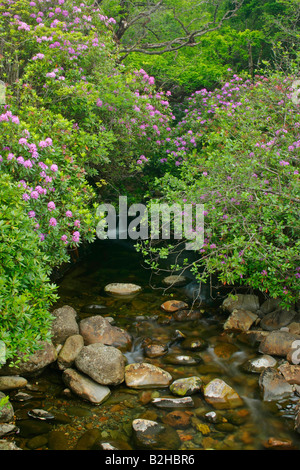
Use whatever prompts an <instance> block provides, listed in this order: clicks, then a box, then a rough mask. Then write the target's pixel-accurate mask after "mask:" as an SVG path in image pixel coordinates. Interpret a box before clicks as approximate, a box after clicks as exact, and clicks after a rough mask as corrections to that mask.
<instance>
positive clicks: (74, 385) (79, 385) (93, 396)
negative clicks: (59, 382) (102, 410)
mask: <svg viewBox="0 0 300 470" xmlns="http://www.w3.org/2000/svg"><path fill="white" fill-rule="evenodd" d="M62 379H63V381H64V383H65V384H66V386H67V387H69V388H70V389H71V390H72V392H73V393H75V394H76V395H78V396H79V397H81V398H82V399H84V400H88V401H90V402H91V403H94V404H96V405H99V404H100V403H102V402H104V401H105V400H106V399H107V398H108V397H109V395H110V389H109V388H108V387H106V386H103V385H99V384H98V383H96V382H94V381H93V380H91V379H90V378H89V377H86V376H84V375H82V374H80V373H79V372H77V371H76V370H74V369H66V370H65V371H64V372H63V374H62Z"/></svg>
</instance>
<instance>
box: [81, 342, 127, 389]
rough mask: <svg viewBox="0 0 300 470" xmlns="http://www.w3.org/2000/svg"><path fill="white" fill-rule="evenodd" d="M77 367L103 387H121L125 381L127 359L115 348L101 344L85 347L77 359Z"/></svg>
mask: <svg viewBox="0 0 300 470" xmlns="http://www.w3.org/2000/svg"><path fill="white" fill-rule="evenodd" d="M75 365H76V367H77V369H79V370H80V371H81V372H83V373H84V374H86V375H88V376H89V377H91V378H92V379H93V380H94V381H95V382H97V383H99V384H101V385H119V384H120V383H122V382H123V381H124V376H125V358H124V356H123V354H122V353H121V351H119V350H118V349H117V348H114V347H113V346H105V345H103V344H101V343H94V344H90V345H89V346H84V347H83V348H82V349H81V351H80V352H79V354H78V355H77V357H76V359H75Z"/></svg>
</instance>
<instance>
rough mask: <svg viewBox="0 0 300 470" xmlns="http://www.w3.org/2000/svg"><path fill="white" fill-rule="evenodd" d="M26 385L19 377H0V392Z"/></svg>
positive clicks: (23, 379) (25, 381) (22, 378)
mask: <svg viewBox="0 0 300 470" xmlns="http://www.w3.org/2000/svg"><path fill="white" fill-rule="evenodd" d="M26 385H27V380H26V379H25V378H24V377H19V376H10V375H7V376H2V377H1V376H0V391H2V392H3V391H4V390H13V389H16V388H22V387H25V386H26Z"/></svg>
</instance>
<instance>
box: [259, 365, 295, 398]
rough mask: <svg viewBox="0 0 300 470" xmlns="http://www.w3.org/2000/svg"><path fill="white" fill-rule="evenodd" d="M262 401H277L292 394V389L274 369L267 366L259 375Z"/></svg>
mask: <svg viewBox="0 0 300 470" xmlns="http://www.w3.org/2000/svg"><path fill="white" fill-rule="evenodd" d="M259 386H260V389H261V391H262V395H263V400H264V401H277V400H280V399H282V398H285V397H289V396H291V395H292V394H293V392H294V390H293V387H292V385H290V384H289V383H288V382H287V381H286V380H285V379H284V377H283V376H282V375H281V374H280V372H278V371H277V370H276V369H273V368H267V369H265V370H264V371H263V372H262V373H261V375H260V377H259Z"/></svg>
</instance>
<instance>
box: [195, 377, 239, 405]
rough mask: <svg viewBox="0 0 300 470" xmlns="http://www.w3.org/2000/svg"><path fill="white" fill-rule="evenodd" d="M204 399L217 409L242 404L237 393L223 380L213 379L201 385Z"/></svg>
mask: <svg viewBox="0 0 300 470" xmlns="http://www.w3.org/2000/svg"><path fill="white" fill-rule="evenodd" d="M203 394H204V398H205V401H206V402H207V403H209V404H210V405H212V406H213V407H214V408H217V409H227V408H237V407H239V406H242V405H243V400H242V399H241V397H240V396H239V395H238V393H237V392H236V391H235V390H234V389H233V388H232V387H230V386H229V385H228V384H227V383H226V382H224V380H221V379H214V380H212V381H211V382H209V383H208V384H207V385H205V386H204V387H203Z"/></svg>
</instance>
